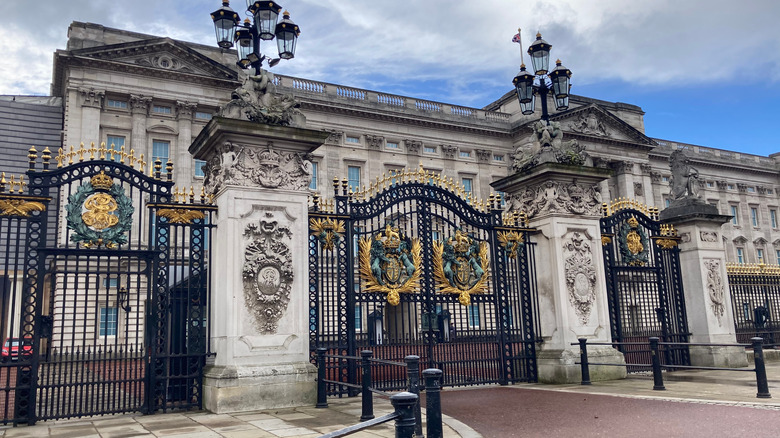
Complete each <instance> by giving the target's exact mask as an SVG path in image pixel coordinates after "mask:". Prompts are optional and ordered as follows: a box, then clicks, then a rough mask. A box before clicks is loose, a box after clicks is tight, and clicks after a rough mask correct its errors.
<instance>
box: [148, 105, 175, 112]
mask: <svg viewBox="0 0 780 438" xmlns="http://www.w3.org/2000/svg"><path fill="white" fill-rule="evenodd" d="M152 112H153V113H155V114H172V113H173V111H172V110H171V107H169V106H166V105H153V106H152Z"/></svg>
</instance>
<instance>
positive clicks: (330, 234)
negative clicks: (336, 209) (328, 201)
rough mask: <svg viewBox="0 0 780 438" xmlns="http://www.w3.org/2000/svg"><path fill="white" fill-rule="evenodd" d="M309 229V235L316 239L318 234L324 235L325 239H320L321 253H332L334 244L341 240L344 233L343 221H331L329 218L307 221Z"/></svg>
mask: <svg viewBox="0 0 780 438" xmlns="http://www.w3.org/2000/svg"><path fill="white" fill-rule="evenodd" d="M309 229H310V230H312V232H311V234H313V235H314V236H316V237H317V238H318V239H319V236H320V234H322V233H325V239H324V240H323V239H320V242H321V243H322V249H323V251H332V250H333V247H334V245H335V244H336V242H338V241H339V240H340V239H341V238H342V234H343V233H344V232H345V231H346V230H345V229H344V221H342V220H338V219H336V220H333V219H332V218H329V217H328V218H324V219H315V218H312V219H309Z"/></svg>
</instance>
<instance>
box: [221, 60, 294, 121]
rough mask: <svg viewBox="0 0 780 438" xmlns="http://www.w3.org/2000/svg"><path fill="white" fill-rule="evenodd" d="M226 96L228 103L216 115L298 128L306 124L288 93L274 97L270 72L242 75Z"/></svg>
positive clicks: (274, 91) (274, 90) (262, 71)
mask: <svg viewBox="0 0 780 438" xmlns="http://www.w3.org/2000/svg"><path fill="white" fill-rule="evenodd" d="M230 97H231V98H232V100H231V101H230V102H228V103H227V104H225V106H223V107H222V108H221V109H220V110H219V112H218V113H217V115H218V116H220V117H226V118H230V119H245V120H250V121H253V122H258V123H265V124H268V125H280V126H293V127H299V128H302V127H304V125H305V124H306V117H305V116H304V115H303V113H302V112H301V111H300V110H299V109H298V108H299V107H300V104H298V103H297V102H296V101H295V99H294V98H293V96H292V95H291V94H285V95H281V96H277V94H276V86H275V85H274V76H273V73H270V72H268V71H265V70H261V71H260V74H259V75H256V76H252V75H247V76H245V77H244V82H243V83H242V84H241V86H240V87H238V88H236V89H235V90H234V91H233V93H231V95H230Z"/></svg>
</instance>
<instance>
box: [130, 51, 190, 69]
mask: <svg viewBox="0 0 780 438" xmlns="http://www.w3.org/2000/svg"><path fill="white" fill-rule="evenodd" d="M135 63H136V64H138V65H143V66H144V67H154V68H162V69H166V70H175V71H180V72H182V73H193V72H194V71H193V70H192V69H191V68H190V67H188V66H187V65H185V64H184V63H183V62H181V61H180V60H178V59H176V58H173V57H170V56H167V55H155V56H149V57H146V58H138V59H136V60H135Z"/></svg>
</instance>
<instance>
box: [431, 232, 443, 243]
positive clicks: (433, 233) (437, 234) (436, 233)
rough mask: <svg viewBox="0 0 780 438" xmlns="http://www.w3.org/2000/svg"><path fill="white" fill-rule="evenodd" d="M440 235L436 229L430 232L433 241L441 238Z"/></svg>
mask: <svg viewBox="0 0 780 438" xmlns="http://www.w3.org/2000/svg"><path fill="white" fill-rule="evenodd" d="M440 236H441V235H440V234H439V232H438V231H433V232H431V237H432V238H433V241H434V242H438V241H439V239H440V238H441V237H440Z"/></svg>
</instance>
